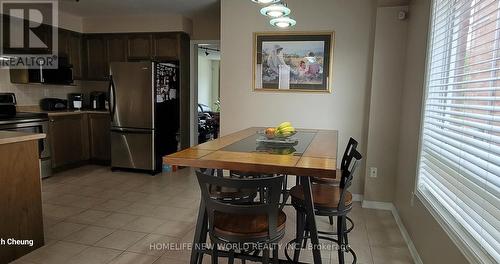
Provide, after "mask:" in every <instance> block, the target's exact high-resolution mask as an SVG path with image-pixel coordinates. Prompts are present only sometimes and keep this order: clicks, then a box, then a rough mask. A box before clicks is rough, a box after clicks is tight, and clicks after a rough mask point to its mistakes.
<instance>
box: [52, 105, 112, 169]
mask: <svg viewBox="0 0 500 264" xmlns="http://www.w3.org/2000/svg"><path fill="white" fill-rule="evenodd" d="M49 121H50V122H49V123H50V124H49V139H50V147H51V151H52V168H53V169H55V170H64V169H65V168H71V167H74V166H77V165H81V164H86V163H89V161H90V162H91V163H98V164H108V163H109V162H110V160H111V139H110V138H111V136H110V117H109V115H108V114H107V113H106V114H104V113H85V112H84V113H80V114H68V115H49Z"/></svg>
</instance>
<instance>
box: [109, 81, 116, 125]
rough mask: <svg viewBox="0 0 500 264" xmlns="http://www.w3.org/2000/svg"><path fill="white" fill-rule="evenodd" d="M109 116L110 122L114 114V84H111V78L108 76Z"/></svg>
mask: <svg viewBox="0 0 500 264" xmlns="http://www.w3.org/2000/svg"><path fill="white" fill-rule="evenodd" d="M108 90H109V91H108V94H109V99H110V100H109V101H110V102H109V114H110V115H111V120H113V119H114V115H115V112H116V91H115V83H114V82H113V76H112V75H110V76H109V89H108Z"/></svg>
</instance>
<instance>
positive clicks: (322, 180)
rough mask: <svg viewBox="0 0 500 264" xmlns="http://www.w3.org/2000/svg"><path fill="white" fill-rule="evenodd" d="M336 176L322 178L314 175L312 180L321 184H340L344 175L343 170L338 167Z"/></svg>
mask: <svg viewBox="0 0 500 264" xmlns="http://www.w3.org/2000/svg"><path fill="white" fill-rule="evenodd" d="M335 175H336V176H335V178H320V177H312V178H311V182H313V183H319V184H330V185H339V184H340V178H341V177H342V171H341V170H340V169H337V170H336V171H335Z"/></svg>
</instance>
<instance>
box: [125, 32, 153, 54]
mask: <svg viewBox="0 0 500 264" xmlns="http://www.w3.org/2000/svg"><path fill="white" fill-rule="evenodd" d="M127 55H128V60H137V59H151V58H152V57H153V36H152V34H140V33H138V34H129V35H128V54H127Z"/></svg>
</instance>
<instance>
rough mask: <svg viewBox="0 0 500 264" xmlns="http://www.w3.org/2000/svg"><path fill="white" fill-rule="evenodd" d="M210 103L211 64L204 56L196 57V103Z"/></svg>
mask: <svg viewBox="0 0 500 264" xmlns="http://www.w3.org/2000/svg"><path fill="white" fill-rule="evenodd" d="M211 102H212V62H211V60H209V59H208V58H207V57H206V56H204V55H198V103H199V104H204V105H208V106H209V107H212V106H211V105H210V104H211Z"/></svg>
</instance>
